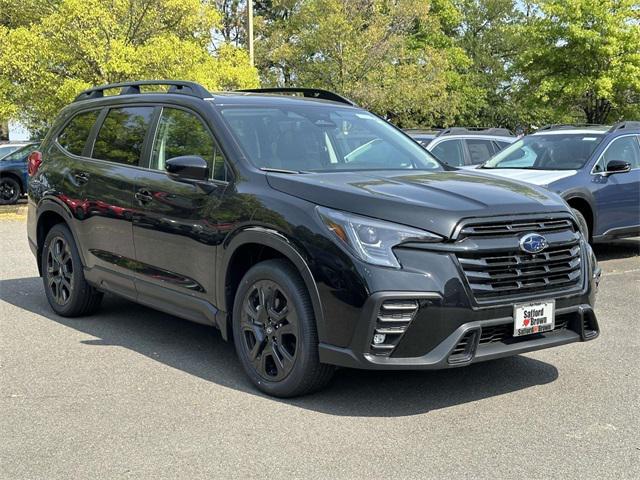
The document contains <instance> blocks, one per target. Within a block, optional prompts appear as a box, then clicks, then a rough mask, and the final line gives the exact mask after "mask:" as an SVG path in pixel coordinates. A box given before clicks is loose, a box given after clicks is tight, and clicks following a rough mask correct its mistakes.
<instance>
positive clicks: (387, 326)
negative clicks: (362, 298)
mask: <svg viewBox="0 0 640 480" xmlns="http://www.w3.org/2000/svg"><path fill="white" fill-rule="evenodd" d="M418 308H419V304H418V301H417V300H413V299H409V300H407V299H403V300H385V301H384V302H382V305H380V309H379V311H378V315H377V318H376V325H375V329H374V331H373V336H372V338H371V350H372V352H373V353H375V354H376V355H390V354H391V352H392V351H393V349H394V348H396V346H397V345H398V343H399V342H400V339H401V338H402V336H403V335H404V333H405V332H406V331H407V328H409V325H410V324H411V321H412V320H413V318H414V317H415V315H416V313H417V311H418Z"/></svg>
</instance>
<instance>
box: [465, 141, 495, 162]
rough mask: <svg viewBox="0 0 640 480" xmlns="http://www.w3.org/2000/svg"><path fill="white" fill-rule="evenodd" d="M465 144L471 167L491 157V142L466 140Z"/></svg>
mask: <svg viewBox="0 0 640 480" xmlns="http://www.w3.org/2000/svg"><path fill="white" fill-rule="evenodd" d="M465 142H467V148H468V149H469V158H470V159H471V164H472V165H476V164H478V163H484V162H486V161H487V160H489V159H490V158H491V156H492V155H493V145H491V140H482V139H480V138H468V139H467V140H465Z"/></svg>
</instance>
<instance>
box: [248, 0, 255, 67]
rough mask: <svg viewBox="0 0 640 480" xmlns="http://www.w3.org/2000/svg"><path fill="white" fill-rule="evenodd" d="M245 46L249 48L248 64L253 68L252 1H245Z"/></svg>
mask: <svg viewBox="0 0 640 480" xmlns="http://www.w3.org/2000/svg"><path fill="white" fill-rule="evenodd" d="M247 44H248V46H249V63H250V64H251V66H252V67H253V64H254V62H253V0H247Z"/></svg>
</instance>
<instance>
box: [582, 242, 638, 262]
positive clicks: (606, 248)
mask: <svg viewBox="0 0 640 480" xmlns="http://www.w3.org/2000/svg"><path fill="white" fill-rule="evenodd" d="M593 251H594V252H595V254H596V257H597V259H598V261H599V262H602V261H605V260H616V259H619V258H629V257H634V256H639V255H640V238H626V239H620V240H611V241H609V242H607V243H601V244H596V245H594V246H593Z"/></svg>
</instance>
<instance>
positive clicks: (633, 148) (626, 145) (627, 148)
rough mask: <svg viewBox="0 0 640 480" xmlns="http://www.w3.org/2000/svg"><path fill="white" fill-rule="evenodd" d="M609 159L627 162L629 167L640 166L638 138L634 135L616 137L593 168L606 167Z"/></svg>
mask: <svg viewBox="0 0 640 480" xmlns="http://www.w3.org/2000/svg"><path fill="white" fill-rule="evenodd" d="M611 160H622V161H623V162H629V163H630V164H631V168H639V167H640V148H639V147H638V140H637V138H636V137H635V136H629V137H621V138H616V139H615V140H613V141H612V142H611V144H610V145H609V148H607V150H606V151H605V152H604V155H603V156H602V160H601V161H599V162H598V165H597V166H596V168H595V171H596V172H601V171H602V170H603V169H606V166H607V163H609V162H610V161H611Z"/></svg>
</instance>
